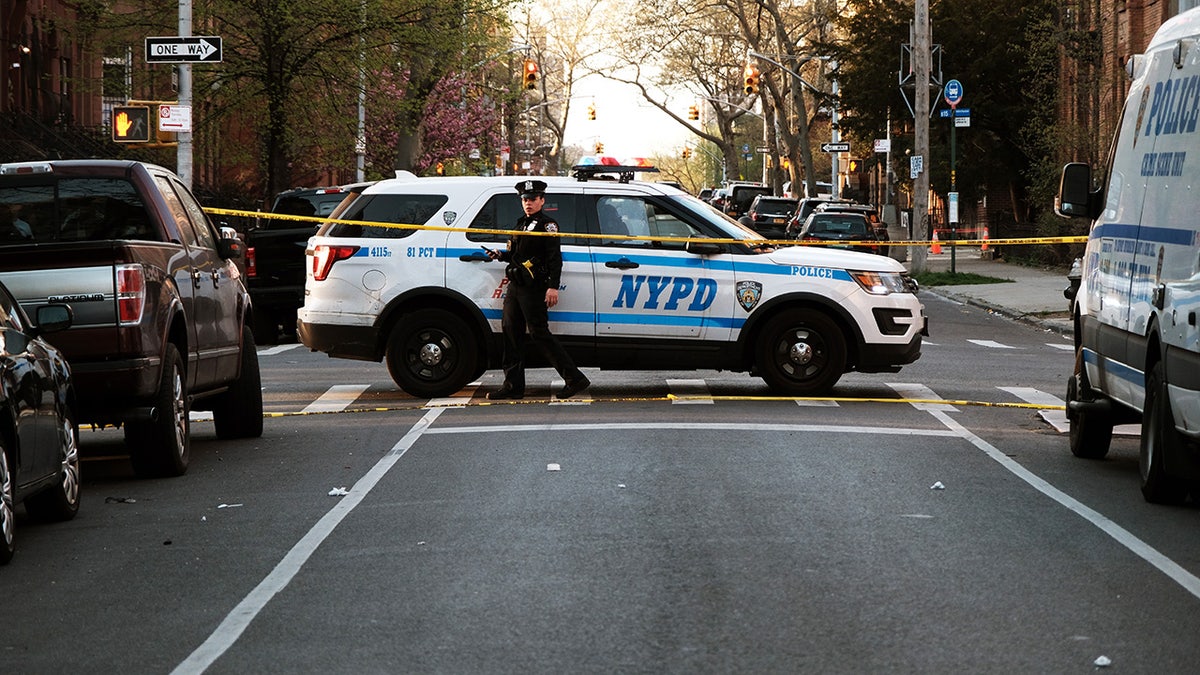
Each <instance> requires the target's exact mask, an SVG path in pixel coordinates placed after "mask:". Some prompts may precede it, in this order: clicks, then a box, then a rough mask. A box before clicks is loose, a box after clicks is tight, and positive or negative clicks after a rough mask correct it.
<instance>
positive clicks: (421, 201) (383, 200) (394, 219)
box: [326, 194, 449, 239]
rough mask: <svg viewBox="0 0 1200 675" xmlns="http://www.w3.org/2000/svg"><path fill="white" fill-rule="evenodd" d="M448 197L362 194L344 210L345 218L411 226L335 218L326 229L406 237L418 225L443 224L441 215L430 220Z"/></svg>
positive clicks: (367, 236)
mask: <svg viewBox="0 0 1200 675" xmlns="http://www.w3.org/2000/svg"><path fill="white" fill-rule="evenodd" d="M447 201H449V199H448V198H447V197H446V195H408V194H404V195H396V194H377V195H363V196H362V197H359V198H358V199H356V200H355V201H354V203H353V204H352V205H351V206H350V208H349V209H347V210H346V212H345V214H343V216H342V218H343V220H358V221H366V222H372V223H394V224H396V225H409V226H410V227H388V226H387V225H359V224H356V223H346V222H340V221H339V222H335V223H334V224H333V225H332V226H331V227H330V228H329V231H328V232H327V233H326V235H327V236H330V237H343V238H348V239H357V238H363V239H403V238H404V237H407V236H410V235H411V234H412V233H414V232H416V231H417V228H416V227H411V226H416V225H426V224H430V225H442V226H445V223H443V222H441V220H440V219H439V220H438V221H437V222H433V223H431V222H430V221H431V220H432V219H434V217H436V216H437V215H438V212H439V211H440V210H441V208H442V207H443V206H445V205H446V202H447Z"/></svg>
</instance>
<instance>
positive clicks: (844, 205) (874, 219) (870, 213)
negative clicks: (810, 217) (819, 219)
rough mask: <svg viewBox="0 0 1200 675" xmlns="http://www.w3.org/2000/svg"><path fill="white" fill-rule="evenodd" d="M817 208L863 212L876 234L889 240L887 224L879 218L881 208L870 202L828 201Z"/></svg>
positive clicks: (820, 209) (829, 210)
mask: <svg viewBox="0 0 1200 675" xmlns="http://www.w3.org/2000/svg"><path fill="white" fill-rule="evenodd" d="M816 210H817V211H825V212H826V213H828V212H833V211H837V212H841V213H861V214H862V215H864V216H866V218H867V222H868V223H871V227H872V228H874V229H875V234H876V236H878V237H879V239H880V241H887V239H888V233H887V224H886V223H884V222H883V221H882V220H880V219H879V209H877V208H875V207H874V206H871V205H870V204H855V203H851V202H828V203H825V204H818V205H817V208H816Z"/></svg>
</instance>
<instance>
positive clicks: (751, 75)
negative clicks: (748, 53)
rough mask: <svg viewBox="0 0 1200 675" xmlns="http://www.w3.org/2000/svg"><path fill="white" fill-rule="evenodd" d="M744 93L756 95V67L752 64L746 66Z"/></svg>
mask: <svg viewBox="0 0 1200 675" xmlns="http://www.w3.org/2000/svg"><path fill="white" fill-rule="evenodd" d="M746 93H747V94H757V93H758V66H756V65H754V64H753V63H747V64H746Z"/></svg>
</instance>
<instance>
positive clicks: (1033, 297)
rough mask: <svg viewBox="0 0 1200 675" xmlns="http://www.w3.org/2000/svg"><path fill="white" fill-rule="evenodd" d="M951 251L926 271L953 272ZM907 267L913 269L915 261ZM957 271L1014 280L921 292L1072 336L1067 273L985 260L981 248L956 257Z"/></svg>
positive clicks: (959, 252)
mask: <svg viewBox="0 0 1200 675" xmlns="http://www.w3.org/2000/svg"><path fill="white" fill-rule="evenodd" d="M948 248H949V247H947V246H946V245H944V244H943V245H942V252H941V253H939V254H936V255H934V254H930V255H929V256H928V258H927V259H926V270H927V271H930V272H949V271H950V251H949V250H948ZM904 265H905V266H906V267H909V268H910V269H911V265H912V260H911V259H910V260H909V261H908V262H906V263H904ZM954 271H955V272H970V273H973V274H979V275H982V276H988V277H995V278H997V279H1011V280H1012V282H1013V283H997V284H972V285H966V286H933V287H928V288H922V289H921V292H922V293H934V294H937V295H940V296H942V297H945V298H949V299H951V300H956V301H958V302H963V303H967V304H969V305H974V306H976V307H983V308H985V309H989V310H992V311H994V312H997V313H998V314H1002V315H1004V316H1008V317H1011V318H1014V319H1016V320H1018V321H1023V322H1025V323H1030V324H1033V325H1036V326H1040V327H1042V328H1046V329H1048V330H1053V331H1055V332H1058V333H1061V334H1063V335H1068V336H1069V335H1071V334H1072V332H1073V328H1072V324H1071V313H1070V310H1069V308H1068V306H1067V299H1066V298H1065V297H1063V289H1065V288H1066V287H1067V271H1066V270H1065V269H1061V270H1060V269H1050V268H1040V267H1027V266H1025V265H1019V264H1016V263H1008V262H1004V261H1003V260H985V259H983V258H982V257H981V256H980V253H979V248H978V247H966V246H964V247H962V248H959V249H958V250H957V251H956V253H955V259H954Z"/></svg>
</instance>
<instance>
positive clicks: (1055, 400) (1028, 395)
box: [997, 387, 1071, 434]
mask: <svg viewBox="0 0 1200 675" xmlns="http://www.w3.org/2000/svg"><path fill="white" fill-rule="evenodd" d="M997 389H999V390H1000V391H1007V392H1008V393H1010V394H1012V395H1013V396H1016V397H1017V398H1019V399H1021V400H1022V401H1024V402H1026V403H1032V404H1034V405H1066V403H1065V402H1064V401H1063V400H1062V399H1061V398H1059V397H1057V396H1055V395H1053V394H1047V393H1046V392H1044V391H1042V390H1040V389H1034V388H1032V387H997ZM1038 415H1040V416H1041V418H1042V419H1043V420H1046V423H1047V424H1049V425H1050V426H1052V427H1054V430H1055V431H1057V432H1058V433H1060V434H1065V433H1067V432H1068V431H1070V430H1071V425H1070V423H1069V422H1067V413H1066V411H1064V410H1039V411H1038Z"/></svg>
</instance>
